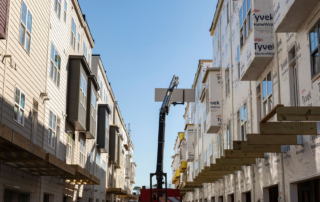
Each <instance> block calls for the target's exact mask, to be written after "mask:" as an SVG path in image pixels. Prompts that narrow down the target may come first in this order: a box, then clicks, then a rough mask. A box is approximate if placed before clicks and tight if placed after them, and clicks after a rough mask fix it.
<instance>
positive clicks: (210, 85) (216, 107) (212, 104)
mask: <svg viewBox="0 0 320 202" xmlns="http://www.w3.org/2000/svg"><path fill="white" fill-rule="evenodd" d="M220 79H221V76H220V68H208V69H207V70H206V73H205V75H204V77H203V79H202V82H203V83H205V84H206V91H205V98H204V99H205V105H206V120H205V124H206V126H205V127H204V128H205V133H217V132H218V131H219V130H220V127H221V105H220V103H221V91H220ZM188 139H189V138H188Z"/></svg>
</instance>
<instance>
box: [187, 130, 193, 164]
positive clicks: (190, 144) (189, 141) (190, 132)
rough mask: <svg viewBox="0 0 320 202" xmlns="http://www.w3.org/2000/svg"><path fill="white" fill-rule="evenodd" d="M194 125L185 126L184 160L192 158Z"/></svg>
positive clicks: (190, 160)
mask: <svg viewBox="0 0 320 202" xmlns="http://www.w3.org/2000/svg"><path fill="white" fill-rule="evenodd" d="M194 132H195V129H194V125H188V126H187V128H186V137H187V149H186V161H188V162H192V161H193V159H194Z"/></svg>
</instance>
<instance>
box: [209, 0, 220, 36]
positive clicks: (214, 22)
mask: <svg viewBox="0 0 320 202" xmlns="http://www.w3.org/2000/svg"><path fill="white" fill-rule="evenodd" d="M223 1H224V0H219V2H218V3H217V6H216V11H215V13H214V17H213V20H212V23H211V27H210V29H209V31H210V35H211V36H213V34H214V31H215V29H216V26H217V21H218V16H219V13H220V12H221V9H222V3H223ZM217 11H218V12H217Z"/></svg>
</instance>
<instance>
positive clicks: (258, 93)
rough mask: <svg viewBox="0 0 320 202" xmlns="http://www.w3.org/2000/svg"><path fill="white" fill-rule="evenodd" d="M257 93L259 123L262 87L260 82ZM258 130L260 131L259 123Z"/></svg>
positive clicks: (259, 118)
mask: <svg viewBox="0 0 320 202" xmlns="http://www.w3.org/2000/svg"><path fill="white" fill-rule="evenodd" d="M256 95H257V103H258V104H257V119H258V120H257V122H258V123H259V122H260V120H261V87H260V84H258V86H257V87H256ZM258 131H260V126H259V124H258Z"/></svg>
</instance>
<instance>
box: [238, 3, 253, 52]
mask: <svg viewBox="0 0 320 202" xmlns="http://www.w3.org/2000/svg"><path fill="white" fill-rule="evenodd" d="M250 1H251V0H243V3H242V7H241V8H240V12H239V19H240V48H242V46H243V45H244V43H245V41H246V39H247V37H248V35H249V32H250V30H251V29H252V22H251V21H252V20H251V2H250Z"/></svg>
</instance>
